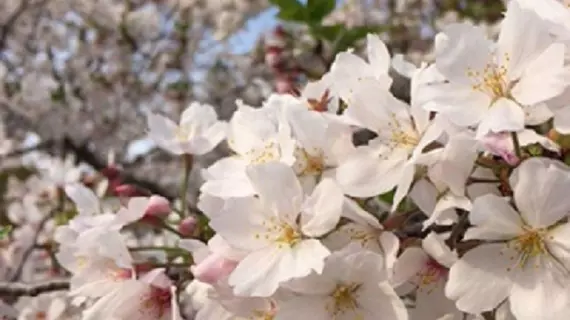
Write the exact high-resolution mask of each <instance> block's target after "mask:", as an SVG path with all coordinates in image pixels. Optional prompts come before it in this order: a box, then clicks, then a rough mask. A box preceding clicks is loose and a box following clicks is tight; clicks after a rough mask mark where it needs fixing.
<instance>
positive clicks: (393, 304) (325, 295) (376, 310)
mask: <svg viewBox="0 0 570 320" xmlns="http://www.w3.org/2000/svg"><path fill="white" fill-rule="evenodd" d="M379 261H381V256H379V255H377V254H375V253H372V252H369V251H363V250H361V249H360V248H358V247H357V246H350V247H347V248H346V249H344V250H341V251H337V252H335V253H333V254H332V255H330V256H329V257H328V258H327V260H326V264H325V268H324V269H323V271H322V274H316V273H312V274H310V275H308V276H307V277H306V278H303V279H299V280H294V281H291V282H290V283H288V284H287V286H288V287H289V288H291V289H292V290H293V291H295V292H297V293H298V295H297V296H294V297H293V298H291V299H289V300H287V301H285V302H284V303H281V304H280V305H279V310H278V311H277V314H276V316H275V319H276V320H282V319H283V320H285V319H292V318H303V319H305V318H306V319H309V318H310V319H315V320H325V319H363V320H368V319H370V320H372V319H377V318H378V316H379V315H382V317H383V318H386V319H395V320H400V319H401V320H404V319H408V312H407V310H406V308H405V306H404V303H403V302H402V301H401V300H400V298H399V297H398V296H397V295H396V292H394V289H393V288H392V287H391V286H390V284H388V282H387V281H386V279H387V277H388V276H387V274H386V270H384V269H383V264H382V263H380V264H379V263H378V262H379Z"/></svg>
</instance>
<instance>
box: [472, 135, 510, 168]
mask: <svg viewBox="0 0 570 320" xmlns="http://www.w3.org/2000/svg"><path fill="white" fill-rule="evenodd" d="M481 143H482V144H483V147H484V148H485V149H486V150H487V151H488V152H490V153H491V154H493V155H496V156H499V157H501V158H502V159H503V160H505V162H507V163H508V164H510V165H512V166H514V165H517V164H518V163H519V162H520V159H519V158H518V157H517V156H516V154H515V151H514V145H513V140H512V138H511V135H510V134H509V133H507V132H501V133H490V134H487V135H486V136H484V137H483V138H482V139H481Z"/></svg>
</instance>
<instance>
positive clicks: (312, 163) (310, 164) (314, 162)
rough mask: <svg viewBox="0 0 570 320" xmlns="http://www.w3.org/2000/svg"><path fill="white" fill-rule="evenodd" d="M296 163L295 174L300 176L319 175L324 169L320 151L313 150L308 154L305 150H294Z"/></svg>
mask: <svg viewBox="0 0 570 320" xmlns="http://www.w3.org/2000/svg"><path fill="white" fill-rule="evenodd" d="M295 159H296V163H295V165H294V169H295V172H297V174H298V175H300V176H305V175H307V176H310V175H319V174H321V173H322V172H323V170H324V169H325V163H324V156H323V151H322V150H314V152H313V153H309V152H308V151H307V150H306V149H303V148H297V149H295Z"/></svg>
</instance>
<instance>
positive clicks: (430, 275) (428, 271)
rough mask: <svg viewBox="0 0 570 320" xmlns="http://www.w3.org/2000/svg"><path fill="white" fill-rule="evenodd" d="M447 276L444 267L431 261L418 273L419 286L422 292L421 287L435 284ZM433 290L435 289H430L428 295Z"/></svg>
mask: <svg viewBox="0 0 570 320" xmlns="http://www.w3.org/2000/svg"><path fill="white" fill-rule="evenodd" d="M446 275H447V269H446V268H445V267H444V266H442V265H440V264H439V263H438V262H437V261H435V260H433V259H429V260H428V261H427V262H426V264H425V265H424V267H423V268H422V270H421V271H420V272H418V273H417V276H418V277H419V281H418V286H419V287H420V290H421V287H426V286H429V285H431V284H434V283H436V282H437V281H439V280H440V279H442V278H443V277H445V276H446ZM431 290H433V289H428V293H429V292H431Z"/></svg>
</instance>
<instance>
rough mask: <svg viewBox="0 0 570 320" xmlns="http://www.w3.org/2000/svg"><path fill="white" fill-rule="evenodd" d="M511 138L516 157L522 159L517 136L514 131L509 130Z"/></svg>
mask: <svg viewBox="0 0 570 320" xmlns="http://www.w3.org/2000/svg"><path fill="white" fill-rule="evenodd" d="M511 138H512V139H513V147H514V148H515V154H516V155H517V158H519V160H520V159H522V153H521V144H520V142H519V137H518V135H517V133H516V132H511Z"/></svg>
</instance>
